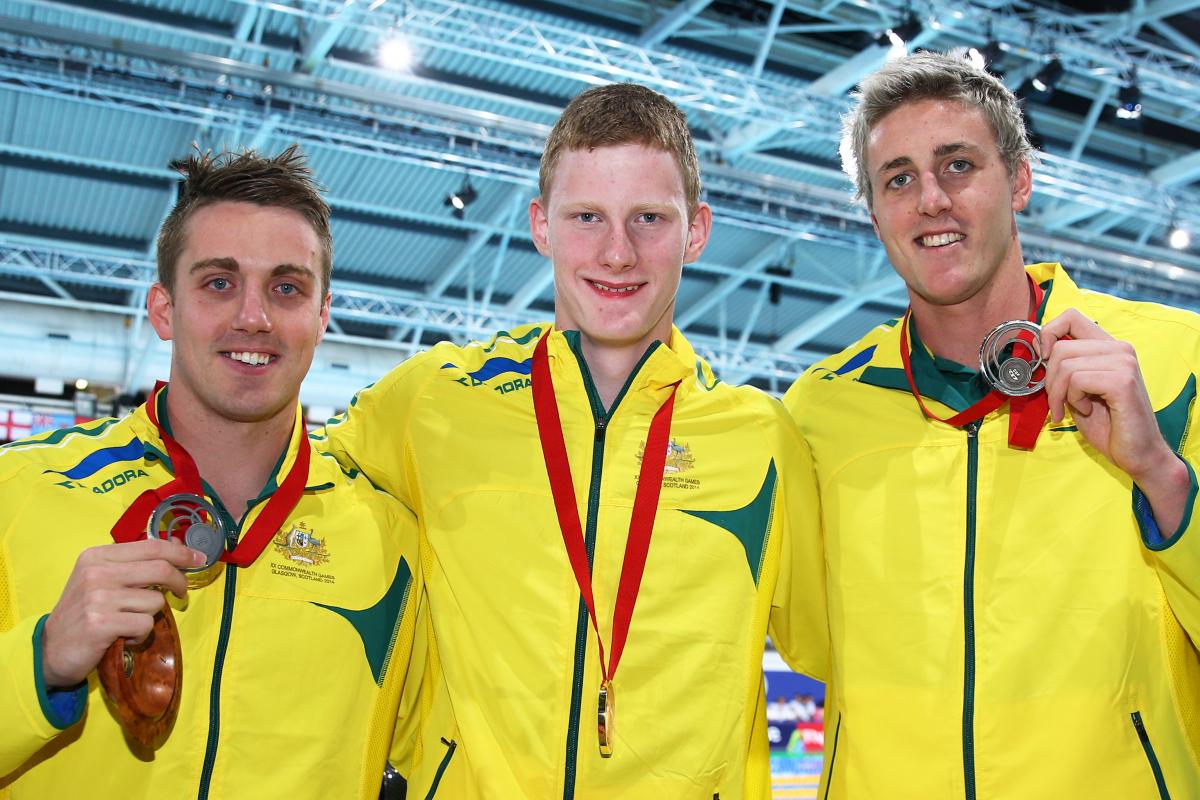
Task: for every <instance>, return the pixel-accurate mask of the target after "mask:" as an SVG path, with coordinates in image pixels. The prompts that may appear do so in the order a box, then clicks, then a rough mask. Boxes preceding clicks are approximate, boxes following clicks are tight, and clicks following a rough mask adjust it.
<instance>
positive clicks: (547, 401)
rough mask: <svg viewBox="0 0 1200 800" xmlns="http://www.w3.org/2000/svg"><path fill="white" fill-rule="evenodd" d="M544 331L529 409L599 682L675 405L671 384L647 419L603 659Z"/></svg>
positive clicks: (648, 518) (639, 555)
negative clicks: (592, 640)
mask: <svg viewBox="0 0 1200 800" xmlns="http://www.w3.org/2000/svg"><path fill="white" fill-rule="evenodd" d="M549 338H550V334H549V333H546V334H545V335H544V336H542V338H541V339H540V340H539V341H538V343H537V347H535V348H534V351H533V374H532V381H533V409H534V415H535V416H536V418H537V426H538V437H539V438H540V439H541V443H542V456H543V457H544V458H545V461H546V475H547V476H548V477H549V479H550V491H551V494H553V496H554V510H555V512H556V513H557V514H558V525H559V529H560V530H561V531H562V537H563V544H564V545H566V548H567V557H568V558H569V559H570V561H571V569H572V570H573V571H574V573H575V582H576V583H577V584H579V593H580V594H581V595H583V601H584V603H585V604H586V605H587V610H588V615H589V616H590V617H591V619H592V629H593V630H595V631H596V646H597V647H598V648H599V650H600V669H601V671H602V673H603V675H604V680H605V681H611V680H612V679H613V676H614V675H616V672H617V665H618V664H619V663H620V661H621V653H622V652H623V651H624V649H625V640H626V638H627V637H628V635H629V624H630V621H631V620H632V619H633V608H634V605H635V604H636V603H637V596H638V590H639V588H640V587H641V583H642V573H643V572H644V571H645V568H646V555H647V553H648V552H649V550H650V537H651V535H652V534H653V532H654V517H655V514H656V512H657V511H658V498H659V494H660V492H661V490H662V482H663V468H664V467H665V466H666V462H667V444H668V442H669V440H670V435H671V414H672V412H673V410H674V406H675V390H676V389H678V388H679V384H678V383H676V384H675V385H674V386H672V387H671V395H670V396H669V397H668V398H667V400H666V402H664V403H663V404H662V406H660V407H659V409H658V411H657V412H655V414H654V419H653V420H652V421H651V422H650V431H649V433H648V434H647V436H646V448H645V450H644V451H643V453H642V468H641V471H640V473H639V474H638V484H637V493H636V494H635V495H634V500H633V515H632V517H631V518H630V520H629V537H628V539H626V542H625V558H624V561H623V562H622V566H621V579H620V582H619V583H618V584H617V602H616V604H615V606H614V607H613V624H612V653H611V662H609V661H606V660H605V658H604V641H603V640H602V639H601V638H600V628H599V624H598V623H597V621H596V601H595V598H594V597H593V594H592V575H591V570H590V568H589V566H588V562H587V551H586V545H585V543H584V538H583V527H582V525H581V524H580V522H579V506H578V505H577V504H576V501H575V486H574V484H573V483H572V482H571V464H570V462H569V461H568V460H567V445H566V442H565V441H564V439H563V432H562V421H561V420H560V418H559V415H558V403H557V401H556V400H555V397H554V382H553V380H552V379H551V377H550V361H549V357H548V356H547V345H546V340H547V339H549Z"/></svg>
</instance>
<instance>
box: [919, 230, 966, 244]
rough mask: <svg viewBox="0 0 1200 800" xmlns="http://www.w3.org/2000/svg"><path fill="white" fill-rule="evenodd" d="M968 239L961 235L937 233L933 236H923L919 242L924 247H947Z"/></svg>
mask: <svg viewBox="0 0 1200 800" xmlns="http://www.w3.org/2000/svg"><path fill="white" fill-rule="evenodd" d="M965 238H967V237H966V236H964V235H963V234H961V233H935V234H933V235H932V236H922V237H921V238H919V239H918V240H917V241H919V242H920V243H921V244H922V245H923V246H924V247H945V246H946V245H948V244H954V243H955V242H961V241H962V240H963V239H965Z"/></svg>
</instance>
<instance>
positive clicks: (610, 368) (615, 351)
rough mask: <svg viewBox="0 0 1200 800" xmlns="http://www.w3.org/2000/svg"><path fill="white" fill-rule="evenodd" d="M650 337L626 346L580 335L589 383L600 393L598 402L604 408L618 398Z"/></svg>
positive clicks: (642, 354)
mask: <svg viewBox="0 0 1200 800" xmlns="http://www.w3.org/2000/svg"><path fill="white" fill-rule="evenodd" d="M652 341H654V339H653V338H652V339H650V341H647V342H645V343H638V344H635V345H630V346H628V347H610V346H606V345H599V344H596V343H595V342H592V341H590V340H589V339H588V338H587V337H586V336H582V335H581V336H580V344H581V345H582V349H583V360H584V361H586V362H587V366H588V372H590V373H591V375H592V383H593V384H594V385H595V387H596V394H598V395H599V396H600V402H601V403H602V404H603V405H604V408H605V410H609V409H611V408H612V404H613V401H614V400H616V399H617V395H618V394H620V392H621V389H622V388H623V387H624V386H625V383H626V382H627V381H628V380H629V376H630V375H632V374H633V370H634V368H635V367H637V365H638V362H639V361H641V359H642V356H644V355H645V354H646V348H647V347H649V346H650V342H652Z"/></svg>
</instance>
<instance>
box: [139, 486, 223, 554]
mask: <svg viewBox="0 0 1200 800" xmlns="http://www.w3.org/2000/svg"><path fill="white" fill-rule="evenodd" d="M225 533H226V531H225V525H224V523H223V522H222V521H221V515H220V514H219V513H218V512H217V509H216V507H214V506H213V504H212V503H210V502H208V501H207V500H205V499H204V498H203V497H200V496H199V495H195V494H173V495H171V496H170V497H168V498H167V499H165V500H163V501H162V502H161V503H159V504H158V505H157V506H156V507H155V509H154V513H153V514H151V515H150V522H149V524H148V525H147V526H146V535H147V536H149V537H150V538H153V539H174V540H175V541H182V542H183V543H184V544H186V545H187V546H188V547H191V548H193V549H195V550H199V551H200V552H201V553H204V564H203V565H201V566H199V567H192V568H190V569H185V570H184V572H204V571H205V570H208V569H210V568H212V567H213V565H215V564H216V563H217V560H218V559H219V558H220V557H221V554H222V553H224V552H225Z"/></svg>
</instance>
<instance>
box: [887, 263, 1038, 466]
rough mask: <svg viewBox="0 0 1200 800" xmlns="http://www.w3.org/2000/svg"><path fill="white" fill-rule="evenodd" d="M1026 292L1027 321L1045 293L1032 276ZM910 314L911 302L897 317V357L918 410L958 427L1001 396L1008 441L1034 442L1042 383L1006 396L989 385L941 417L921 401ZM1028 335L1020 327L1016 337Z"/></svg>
mask: <svg viewBox="0 0 1200 800" xmlns="http://www.w3.org/2000/svg"><path fill="white" fill-rule="evenodd" d="M1029 293H1030V295H1031V297H1032V300H1033V304H1032V305H1033V311H1031V312H1030V314H1029V321H1030V322H1036V321H1037V312H1038V308H1039V307H1040V306H1041V305H1042V297H1043V295H1044V294H1045V293H1044V292H1043V291H1042V287H1041V286H1039V285H1038V283H1037V282H1036V281H1035V280H1033V278H1029ZM911 318H912V306H909V307H908V310H906V311H905V312H904V319H902V320H901V321H900V360H901V361H903V362H904V377H905V378H906V379H907V380H908V388H909V389H910V390H911V391H912V395H913V397H915V398H916V399H917V405H918V406H920V407H921V412H922V413H924V414H925V416H926V417H928V418H929V419H933V420H937V421H938V422H944V423H946V424H947V425H953V426H954V427H956V428H960V427H962V426H963V425H967V424H970V423H972V422H974V421H975V420H977V419H982V418H983V417H985V416H987V415H988V414H989V413H991V412H992V411H995V410H996V409H997V408H999V407H1000V406H1002V405H1004V401H1005V400H1008V401H1010V402H1009V406H1008V410H1009V416H1008V443H1009V444H1010V445H1012V446H1013V447H1019V448H1021V449H1022V450H1032V449H1033V448H1034V445H1036V444H1037V439H1038V435H1039V434H1040V433H1041V432H1042V423H1043V422H1045V421H1046V415H1047V414H1049V413H1050V401H1049V399H1048V398H1047V397H1046V389H1045V388H1044V387H1043V388H1042V389H1040V390H1038V391H1037V392H1035V393H1033V394H1031V395H1024V396H1019V397H1009V396H1008V395H1006V394H1004V393H1003V392H1001V391H1000V390H999V389H995V388H993V389H992V390H991V391H990V392H988V393H987V394H986V395H984V396H983V397H982V398H981V399H980V400H978V401H976V402H975V403H972V404H971V405H970V406H968V407H967V408H965V409H963V410H962V411H960V412H958V413H957V414H955V415H953V416H951V417H944V418H943V417H939V416H937V415H936V414H934V413H933V412H932V411H930V410H929V408H928V407H926V405H925V401H924V400H922V399H921V393H920V392H919V391H918V390H917V380H916V377H915V376H914V375H913V370H912V354H911V353H910V352H909V344H908V326H909V322H910V320H911ZM1032 336H1033V335H1032V334H1030V333H1028V332H1025V331H1022V332H1021V333H1019V334H1018V339H1020V340H1023V341H1025V342H1026V343H1029V342H1030V341H1031V340H1032ZM1018 355H1019V354H1018ZM1029 356H1030V358H1032V356H1033V351H1032V349H1030V352H1029ZM1026 360H1030V359H1029V358H1027V359H1026ZM1044 370H1045V368H1044V367H1039V368H1038V372H1035V373H1034V376H1033V377H1035V378H1040V377H1041V375H1042V374H1044Z"/></svg>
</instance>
